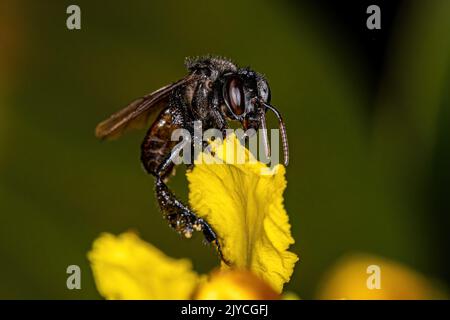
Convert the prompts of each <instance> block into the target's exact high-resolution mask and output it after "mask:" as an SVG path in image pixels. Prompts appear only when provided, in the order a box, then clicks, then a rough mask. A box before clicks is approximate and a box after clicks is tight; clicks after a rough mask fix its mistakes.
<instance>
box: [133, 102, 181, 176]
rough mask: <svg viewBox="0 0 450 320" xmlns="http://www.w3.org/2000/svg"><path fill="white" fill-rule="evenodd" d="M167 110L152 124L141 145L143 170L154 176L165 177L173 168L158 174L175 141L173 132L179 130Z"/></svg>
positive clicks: (170, 167) (171, 114)
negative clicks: (172, 138)
mask: <svg viewBox="0 0 450 320" xmlns="http://www.w3.org/2000/svg"><path fill="white" fill-rule="evenodd" d="M170 110H171V109H170V108H168V109H166V110H163V111H162V112H161V113H160V114H159V116H158V118H157V119H156V121H155V122H154V123H153V124H152V126H151V127H150V129H149V130H148V131H147V134H146V136H145V138H144V141H143V142H142V145H141V161H142V164H143V166H144V168H145V170H146V171H147V172H148V173H150V174H152V175H155V176H161V175H164V176H165V175H167V174H168V173H170V171H171V170H172V167H173V166H169V168H168V170H166V172H163V173H161V172H158V169H159V167H160V166H161V164H162V163H163V162H164V161H165V160H166V158H167V157H168V156H169V155H170V152H171V151H172V148H173V147H174V146H175V145H176V144H177V141H172V140H171V137H172V132H173V130H175V129H177V128H179V125H178V124H176V123H175V121H174V118H173V113H172V112H171V111H170Z"/></svg>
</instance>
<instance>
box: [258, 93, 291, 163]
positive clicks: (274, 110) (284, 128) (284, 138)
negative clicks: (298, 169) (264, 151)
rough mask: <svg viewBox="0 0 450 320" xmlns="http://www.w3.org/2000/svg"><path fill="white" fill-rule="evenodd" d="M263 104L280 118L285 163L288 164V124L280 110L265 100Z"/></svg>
mask: <svg viewBox="0 0 450 320" xmlns="http://www.w3.org/2000/svg"><path fill="white" fill-rule="evenodd" d="M263 104H264V106H265V107H266V108H267V109H269V110H271V111H272V112H273V113H274V114H275V116H276V117H277V118H278V125H279V128H280V133H281V143H282V144H283V158H284V165H285V166H287V165H288V164H289V145H288V139H287V133H286V126H285V125H284V121H283V118H282V117H281V113H280V111H278V110H277V109H276V108H275V107H274V106H271V105H270V104H267V103H265V102H264V103H263Z"/></svg>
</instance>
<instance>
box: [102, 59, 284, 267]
mask: <svg viewBox="0 0 450 320" xmlns="http://www.w3.org/2000/svg"><path fill="white" fill-rule="evenodd" d="M185 66H186V68H187V69H188V74H187V75H186V76H185V77H184V78H183V79H181V80H178V81H176V82H174V83H172V84H169V85H167V86H164V87H162V88H160V89H158V90H156V91H154V92H152V93H150V94H147V95H145V96H143V97H141V98H139V99H137V100H135V101H133V102H131V103H130V104H129V105H128V106H126V107H125V108H124V109H122V110H120V111H118V112H116V113H114V114H113V115H111V116H110V117H109V118H108V119H106V120H104V121H103V122H101V123H99V124H98V125H97V127H96V136H97V137H98V138H100V139H109V138H116V137H119V136H121V135H122V134H123V133H124V132H126V131H127V130H128V129H129V128H142V127H145V126H146V125H147V126H148V123H149V119H150V116H151V115H152V114H157V117H156V120H154V122H153V123H152V124H151V125H150V127H149V129H148V131H147V134H146V135H145V138H144V141H143V142H142V144H141V162H142V165H143V167H144V168H145V171H146V172H147V173H149V174H151V175H153V176H154V177H155V190H156V198H157V200H158V204H159V207H160V208H161V211H162V213H163V216H164V217H165V218H166V219H167V220H168V222H169V225H170V226H171V227H172V228H173V229H175V230H176V231H177V232H178V233H180V234H182V235H184V236H185V237H187V238H190V237H191V235H192V233H193V232H194V231H201V232H203V234H204V236H205V239H206V240H207V241H208V242H209V243H214V244H215V245H216V247H217V250H218V252H219V255H220V257H221V258H222V260H223V256H222V251H221V247H220V243H219V240H218V237H217V234H216V232H215V231H214V230H213V228H212V227H211V226H210V225H209V224H208V223H207V222H206V221H205V220H204V219H202V218H199V217H198V216H197V215H196V214H195V212H193V211H192V210H191V209H190V208H189V206H187V205H186V204H184V203H182V202H181V201H180V200H178V199H177V198H176V196H175V195H174V193H172V191H171V190H170V189H169V188H168V186H167V184H166V181H167V179H168V177H169V175H170V174H171V173H172V171H173V170H174V163H173V159H172V155H173V154H174V153H173V152H172V151H173V149H174V148H175V147H176V146H177V144H178V141H172V139H171V136H172V132H173V131H174V130H176V129H186V130H188V131H189V132H190V133H191V134H193V131H194V122H195V121H200V122H201V124H202V127H203V128H204V129H205V130H206V129H213V128H214V129H218V130H221V131H222V132H225V130H226V129H227V128H229V123H230V122H231V121H237V122H240V124H241V125H242V127H243V129H244V130H248V129H254V130H256V131H257V130H258V129H260V128H261V129H263V130H261V132H262V133H263V137H262V139H263V145H264V149H265V153H266V155H267V156H269V155H270V147H269V143H268V138H267V127H266V112H267V111H268V110H270V111H272V112H273V113H274V114H275V116H276V117H277V118H278V122H279V128H280V133H281V141H282V149H283V155H284V164H285V165H287V164H288V159H289V149H288V141H287V135H286V128H285V124H284V121H283V119H282V117H281V114H280V112H279V111H278V110H277V109H276V108H275V107H274V106H272V105H271V104H270V100H271V92H270V88H269V84H268V82H267V80H266V79H265V78H264V77H263V76H262V75H261V74H259V73H257V72H255V71H253V70H251V69H250V68H239V67H238V66H236V65H235V64H234V63H233V62H231V61H230V60H228V59H225V58H220V57H211V56H207V57H197V58H186V60H185ZM192 144H194V141H193V142H192ZM192 147H193V146H192Z"/></svg>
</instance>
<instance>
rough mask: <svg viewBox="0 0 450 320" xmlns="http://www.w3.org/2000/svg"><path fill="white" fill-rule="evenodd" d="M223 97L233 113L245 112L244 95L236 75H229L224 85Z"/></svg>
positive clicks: (240, 113)
mask: <svg viewBox="0 0 450 320" xmlns="http://www.w3.org/2000/svg"><path fill="white" fill-rule="evenodd" d="M224 98H225V102H226V103H227V105H228V107H229V108H230V109H231V111H232V112H233V113H234V114H235V115H238V116H240V115H242V114H243V113H244V112H245V96H244V89H243V86H242V81H241V79H239V78H238V77H231V78H230V79H229V80H228V81H227V82H226V84H225V87H224Z"/></svg>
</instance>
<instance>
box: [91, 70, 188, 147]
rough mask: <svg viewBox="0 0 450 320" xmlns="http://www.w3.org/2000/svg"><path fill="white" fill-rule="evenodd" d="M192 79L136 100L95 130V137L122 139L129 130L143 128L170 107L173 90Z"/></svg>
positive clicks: (185, 79)
mask: <svg viewBox="0 0 450 320" xmlns="http://www.w3.org/2000/svg"><path fill="white" fill-rule="evenodd" d="M192 79H193V77H192V76H187V77H186V78H184V79H181V80H179V81H177V82H174V83H172V84H169V85H167V86H165V87H162V88H160V89H158V90H156V91H154V92H152V93H149V94H147V95H146V96H144V97H142V98H139V99H136V100H135V101H133V102H131V103H130V104H129V105H127V106H126V107H125V108H123V109H122V110H120V111H118V112H116V113H114V114H113V115H111V116H110V117H109V118H108V119H106V120H104V121H102V122H100V123H99V124H98V125H97V127H96V128H95V135H96V136H97V138H100V139H113V138H118V137H120V136H121V135H122V134H124V133H125V132H126V131H128V129H141V128H143V127H144V126H146V125H147V123H148V121H149V117H150V116H151V115H152V114H153V113H155V112H158V111H160V110H162V109H164V108H165V107H166V106H167V105H168V103H169V96H170V93H171V92H172V90H173V89H175V88H177V87H179V86H181V85H183V84H186V83H187V82H189V81H191V80H192Z"/></svg>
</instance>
